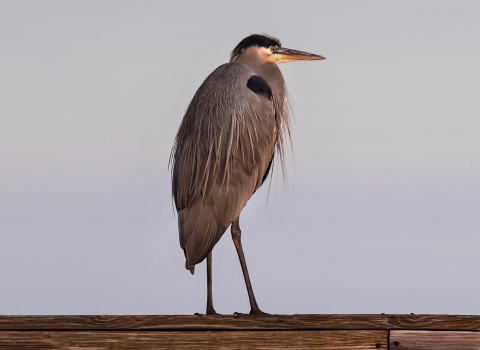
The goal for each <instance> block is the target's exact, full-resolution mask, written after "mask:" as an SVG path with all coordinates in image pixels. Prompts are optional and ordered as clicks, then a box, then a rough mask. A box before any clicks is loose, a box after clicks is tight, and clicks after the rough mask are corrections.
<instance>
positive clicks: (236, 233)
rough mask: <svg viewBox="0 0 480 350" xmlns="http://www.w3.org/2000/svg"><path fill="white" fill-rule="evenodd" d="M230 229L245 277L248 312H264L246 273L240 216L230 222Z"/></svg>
mask: <svg viewBox="0 0 480 350" xmlns="http://www.w3.org/2000/svg"><path fill="white" fill-rule="evenodd" d="M231 231H232V239H233V244H235V248H236V249H237V253H238V259H239V260H240V265H241V266H242V272H243V277H244V278H245V284H246V286H247V292H248V299H249V300H250V313H251V314H265V312H263V311H261V310H260V308H259V307H258V304H257V301H256V300H255V295H254V294H253V289H252V282H250V276H249V275H248V270H247V262H246V261H245V256H244V255H243V248H242V241H241V236H242V231H241V230H240V218H236V219H235V221H234V222H232V227H231Z"/></svg>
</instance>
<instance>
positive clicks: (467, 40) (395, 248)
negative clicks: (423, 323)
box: [0, 0, 480, 314]
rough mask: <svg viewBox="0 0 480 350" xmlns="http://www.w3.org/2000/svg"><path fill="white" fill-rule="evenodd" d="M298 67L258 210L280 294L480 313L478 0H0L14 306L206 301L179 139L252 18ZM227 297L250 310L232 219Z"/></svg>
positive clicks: (257, 273) (221, 280)
mask: <svg viewBox="0 0 480 350" xmlns="http://www.w3.org/2000/svg"><path fill="white" fill-rule="evenodd" d="M258 32H266V33H269V34H272V35H275V36H277V37H279V38H280V39H281V40H282V43H283V44H284V46H286V47H289V48H294V49H299V50H304V51H310V52H313V53H317V54H321V55H323V56H326V57H327V60H326V61H322V62H299V63H291V64H286V65H282V66H281V69H282V71H283V73H284V76H285V79H286V81H287V84H288V88H289V90H290V94H291V96H292V99H293V102H294V109H295V115H296V122H295V125H294V133H293V141H294V148H295V164H293V162H292V161H291V157H290V161H289V164H288V173H289V185H288V190H285V189H284V186H283V184H282V181H281V176H278V179H277V178H276V177H275V179H274V181H273V183H272V189H271V191H270V197H269V200H268V204H267V201H266V197H267V188H264V189H262V190H261V191H259V193H258V195H255V196H254V198H253V199H252V200H251V201H250V202H249V204H248V205H247V207H246V209H245V210H244V213H243V215H242V222H241V223H242V230H243V235H242V238H243V242H244V249H245V252H246V257H247V261H248V264H249V268H250V273H251V276H252V283H253V286H254V290H255V292H256V295H257V300H258V302H259V305H260V307H261V308H263V309H264V310H265V311H266V312H270V313H380V312H386V313H410V312H415V313H457V314H480V278H479V277H478V275H479V273H478V266H480V136H479V135H480V120H479V116H480V98H479V96H480V69H479V62H480V45H479V43H480V5H479V4H478V3H475V2H474V1H455V2H453V1H396V2H385V1H362V2H358V1H228V2H227V1H201V2H200V1H191V2H185V1H118V0H117V1H3V2H2V3H1V4H0V96H1V97H0V314H192V313H194V312H204V310H205V299H206V284H205V282H206V281H205V266H204V264H202V265H200V266H198V267H197V269H196V274H195V275H194V276H191V275H190V273H189V272H188V271H187V270H185V269H184V257H183V252H182V251H181V249H180V247H179V244H178V233H177V227H176V218H175V217H174V215H173V208H172V204H171V199H170V176H169V172H168V170H167V163H168V157H169V153H170V148H171V146H172V143H173V140H174V136H175V132H176V130H177V127H178V125H179V123H180V121H181V118H182V117H183V113H184V111H185V109H186V107H187V105H188V103H189V101H190V99H191V98H192V96H193V94H194V93H195V91H196V89H197V88H198V86H199V85H200V84H201V82H202V81H203V79H204V78H205V77H206V76H207V75H208V74H209V73H210V72H211V71H212V70H213V69H215V68H216V67H217V66H218V65H220V64H222V63H224V62H226V61H227V60H228V58H229V53H230V51H231V50H232V48H233V47H234V46H235V45H236V44H237V43H238V42H239V41H240V40H241V39H243V38H244V37H245V36H247V35H249V34H251V33H258ZM213 257H214V301H215V305H216V309H217V311H218V312H221V313H233V312H235V311H239V312H247V311H248V310H249V308H248V298H247V293H246V290H245V287H244V282H243V277H242V275H241V270H240V266H239V264H238V260H237V256H236V252H235V249H234V246H233V244H232V242H231V239H230V235H229V233H227V234H226V235H225V236H224V237H223V238H222V240H221V241H220V242H219V244H218V245H217V246H216V247H215V249H214V252H213Z"/></svg>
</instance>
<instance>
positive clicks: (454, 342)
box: [390, 331, 480, 350]
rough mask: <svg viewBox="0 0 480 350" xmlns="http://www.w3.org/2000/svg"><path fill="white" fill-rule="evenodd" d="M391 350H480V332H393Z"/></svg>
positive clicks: (391, 333) (391, 334)
mask: <svg viewBox="0 0 480 350" xmlns="http://www.w3.org/2000/svg"><path fill="white" fill-rule="evenodd" d="M390 349H391V350H451V349H462V350H479V349H480V332H448V331H391V332H390Z"/></svg>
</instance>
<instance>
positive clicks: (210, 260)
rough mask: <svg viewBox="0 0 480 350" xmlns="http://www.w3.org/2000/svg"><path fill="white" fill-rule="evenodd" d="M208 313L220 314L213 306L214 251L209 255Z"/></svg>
mask: <svg viewBox="0 0 480 350" xmlns="http://www.w3.org/2000/svg"><path fill="white" fill-rule="evenodd" d="M207 315H218V314H217V312H216V311H215V309H214V308H213V297H212V251H210V253H208V255H207Z"/></svg>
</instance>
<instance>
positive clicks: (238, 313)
mask: <svg viewBox="0 0 480 350" xmlns="http://www.w3.org/2000/svg"><path fill="white" fill-rule="evenodd" d="M233 315H234V316H239V315H270V314H267V313H266V312H263V311H262V310H260V309H259V308H255V309H251V310H250V313H249V314H242V313H241V312H234V313H233Z"/></svg>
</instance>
